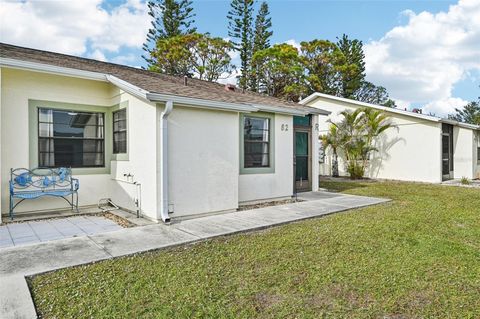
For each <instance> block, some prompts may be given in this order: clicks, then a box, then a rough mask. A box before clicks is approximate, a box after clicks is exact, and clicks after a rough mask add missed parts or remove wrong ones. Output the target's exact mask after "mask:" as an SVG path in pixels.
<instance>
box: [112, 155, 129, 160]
mask: <svg viewBox="0 0 480 319" xmlns="http://www.w3.org/2000/svg"><path fill="white" fill-rule="evenodd" d="M128 160H129V157H128V153H121V154H112V161H128Z"/></svg>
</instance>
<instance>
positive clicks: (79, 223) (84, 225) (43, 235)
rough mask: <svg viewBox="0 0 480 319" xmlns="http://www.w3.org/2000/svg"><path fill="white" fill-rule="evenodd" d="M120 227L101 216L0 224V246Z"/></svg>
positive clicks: (88, 233) (33, 242)
mask: <svg viewBox="0 0 480 319" xmlns="http://www.w3.org/2000/svg"><path fill="white" fill-rule="evenodd" d="M120 229H122V226H120V225H118V224H117V223H115V222H114V221H113V220H111V219H108V218H105V217H101V216H75V217H68V218H60V219H46V220H42V221H29V222H25V223H10V224H6V225H2V226H0V248H6V247H13V246H21V245H29V244H38V243H41V242H46V241H51V240H56V239H64V238H71V237H79V236H87V235H95V234H100V233H105V232H109V231H113V230H120Z"/></svg>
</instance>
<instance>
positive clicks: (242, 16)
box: [227, 0, 254, 89]
mask: <svg viewBox="0 0 480 319" xmlns="http://www.w3.org/2000/svg"><path fill="white" fill-rule="evenodd" d="M253 3H254V0H232V2H231V3H230V7H231V8H230V11H229V12H228V14H227V19H228V36H230V37H232V38H233V41H232V43H233V45H234V47H235V50H237V51H239V52H240V60H241V67H240V71H241V72H242V74H241V76H240V78H239V85H240V87H241V88H243V89H246V88H247V86H248V85H247V84H248V75H249V71H250V61H251V59H252V49H253V48H252V47H253V44H252V23H253Z"/></svg>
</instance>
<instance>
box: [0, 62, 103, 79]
mask: <svg viewBox="0 0 480 319" xmlns="http://www.w3.org/2000/svg"><path fill="white" fill-rule="evenodd" d="M0 66H2V67H3V66H5V67H9V68H13V69H20V70H30V71H36V72H43V73H51V74H59V75H67V76H71V77H76V78H82V79H87V80H96V81H107V79H106V78H105V74H103V73H99V72H91V71H84V70H78V69H72V68H64V67H60V66H55V65H50V64H43V63H37V62H29V61H22V60H15V59H9V58H0Z"/></svg>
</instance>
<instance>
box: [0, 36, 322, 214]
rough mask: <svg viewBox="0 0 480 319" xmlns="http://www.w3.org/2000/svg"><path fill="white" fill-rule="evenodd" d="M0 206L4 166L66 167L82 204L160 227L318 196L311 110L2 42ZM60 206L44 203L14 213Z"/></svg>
mask: <svg viewBox="0 0 480 319" xmlns="http://www.w3.org/2000/svg"><path fill="white" fill-rule="evenodd" d="M0 66H1V69H0V72H1V73H0V74H1V76H0V78H1V98H0V101H1V104H0V135H1V136H0V144H1V154H0V170H1V181H0V198H1V213H2V214H3V215H4V216H5V215H7V214H8V212H9V179H10V169H12V168H20V167H23V168H27V169H28V168H29V169H32V168H36V167H41V168H52V167H67V168H71V169H72V171H73V175H74V176H75V177H76V178H78V179H79V182H80V188H79V193H78V194H79V196H78V197H79V205H80V206H91V205H97V203H98V202H99V200H100V199H103V198H110V199H111V200H112V201H113V202H114V203H115V204H117V205H118V206H120V207H122V208H124V209H128V210H131V211H137V210H138V209H139V208H141V214H142V215H143V216H145V217H147V218H150V219H152V220H156V221H162V220H163V221H165V222H168V221H170V219H171V218H174V217H186V216H192V215H196V214H205V213H216V212H223V211H233V210H236V209H237V208H238V207H239V205H241V204H243V203H253V202H258V201H270V200H276V199H285V198H291V196H292V195H293V194H294V193H296V192H297V191H302V190H317V189H318V175H319V174H318V171H317V170H318V165H317V163H318V152H317V151H313V150H317V149H318V138H317V135H318V133H317V132H316V131H315V128H317V127H318V126H317V125H316V124H317V121H318V118H319V117H318V115H320V116H326V115H328V114H329V113H328V112H326V111H323V110H320V109H318V108H316V107H315V108H312V107H308V106H304V105H301V104H298V103H291V102H286V101H283V100H280V99H276V98H272V97H268V96H265V95H261V94H255V93H251V92H244V91H242V90H240V89H238V88H236V87H235V86H231V85H222V84H219V83H212V82H206V81H200V80H197V79H191V78H183V77H175V76H167V75H163V74H158V73H154V72H150V71H147V70H141V69H137V68H133V67H127V66H123V65H117V64H112V63H105V62H100V61H96V60H91V59H85V58H80V57H74V56H69V55H63V54H58V53H52V52H46V51H40V50H35V49H30V48H24V47H18V46H13V45H8V44H0ZM64 207H65V202H64V201H63V200H62V199H60V198H54V197H40V198H38V199H31V200H27V201H24V202H22V203H21V205H19V206H18V207H17V208H15V212H16V213H17V214H21V213H22V212H30V213H31V212H37V211H38V212H42V211H51V210H55V209H62V208H64Z"/></svg>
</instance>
